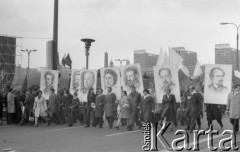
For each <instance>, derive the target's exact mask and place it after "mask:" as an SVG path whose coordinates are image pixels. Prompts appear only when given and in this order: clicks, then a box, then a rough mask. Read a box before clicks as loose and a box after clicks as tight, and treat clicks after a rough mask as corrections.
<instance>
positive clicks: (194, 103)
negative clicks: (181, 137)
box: [183, 86, 202, 133]
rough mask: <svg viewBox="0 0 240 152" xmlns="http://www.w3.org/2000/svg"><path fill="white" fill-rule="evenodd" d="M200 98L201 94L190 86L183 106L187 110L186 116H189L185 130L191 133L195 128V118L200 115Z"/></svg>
mask: <svg viewBox="0 0 240 152" xmlns="http://www.w3.org/2000/svg"><path fill="white" fill-rule="evenodd" d="M201 99H202V98H201V94H200V93H197V92H196V91H195V87H193V86H190V87H189V93H188V94H186V97H185V102H184V106H183V107H184V109H186V110H187V113H188V114H187V117H188V118H189V122H188V123H187V128H186V130H190V132H191V133H192V132H193V130H194V129H195V125H196V120H197V118H199V117H200V113H201V112H202V101H201Z"/></svg>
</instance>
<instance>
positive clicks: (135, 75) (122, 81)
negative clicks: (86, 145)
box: [40, 64, 232, 104]
mask: <svg viewBox="0 0 240 152" xmlns="http://www.w3.org/2000/svg"><path fill="white" fill-rule="evenodd" d="M153 74H154V83H155V90H156V92H155V94H156V99H157V100H156V103H161V102H162V97H163V95H164V94H165V88H166V87H168V88H170V89H171V93H172V94H174V95H175V97H176V101H177V102H180V101H181V98H180V89H179V88H180V86H179V78H178V68H177V66H176V65H164V66H155V67H153ZM100 75H101V88H102V89H103V93H104V94H106V93H107V88H108V87H111V88H112V92H113V93H115V94H116V97H117V99H118V100H120V99H121V87H122V89H123V90H125V91H127V93H128V94H129V93H131V86H133V85H134V86H135V88H136V91H138V92H139V93H142V92H143V89H144V87H143V80H142V73H141V67H140V64H132V65H127V66H122V67H107V68H102V69H100ZM40 83H41V84H40V89H41V90H42V91H43V96H44V97H45V98H46V99H48V98H49V95H50V88H54V89H55V93H57V89H58V71H55V70H48V69H44V70H42V71H41V82H40ZM231 85H232V65H217V64H214V65H206V66H205V85H204V102H205V103H212V104H226V103H227V97H228V93H230V92H231ZM90 88H93V89H94V91H96V89H97V70H86V69H82V70H72V74H71V83H70V93H71V94H73V93H75V92H76V93H78V96H79V99H80V101H84V102H86V101H87V94H88V91H89V89H90Z"/></svg>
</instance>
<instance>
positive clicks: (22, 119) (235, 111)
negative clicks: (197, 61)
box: [0, 85, 240, 132]
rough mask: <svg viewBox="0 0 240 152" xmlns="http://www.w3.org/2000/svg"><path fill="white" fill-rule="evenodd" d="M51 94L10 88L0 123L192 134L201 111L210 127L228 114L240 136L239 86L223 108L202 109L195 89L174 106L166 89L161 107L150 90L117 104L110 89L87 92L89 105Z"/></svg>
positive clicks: (1, 99) (0, 98)
mask: <svg viewBox="0 0 240 152" xmlns="http://www.w3.org/2000/svg"><path fill="white" fill-rule="evenodd" d="M55 92H56V91H55V90H54V89H53V88H51V95H50V96H49V100H46V99H45V98H44V97H43V96H42V91H40V90H37V91H33V90H27V91H26V92H25V93H24V92H17V91H15V90H13V89H12V88H9V89H8V92H7V93H6V94H1V95H0V124H2V122H3V117H4V116H5V117H6V122H7V124H9V125H11V124H19V125H27V124H31V125H33V126H34V127H38V125H39V124H40V123H39V122H44V123H45V125H46V126H50V125H51V123H56V124H57V125H58V124H67V125H68V126H69V127H71V126H73V124H75V123H77V121H79V123H80V125H84V126H85V127H90V126H91V127H98V128H102V127H103V124H104V123H107V125H108V128H109V129H112V128H116V129H119V128H122V127H125V128H126V129H128V130H129V131H131V130H133V127H134V126H135V127H136V126H137V127H138V129H141V127H142V125H143V124H144V123H146V122H152V123H158V124H159V125H162V123H163V122H165V123H171V127H170V129H171V130H172V131H173V130H175V129H176V128H177V127H178V125H186V130H189V131H190V132H193V130H195V129H201V127H202V126H201V121H202V120H201V119H202V118H203V112H206V116H207V121H208V127H210V125H212V121H213V120H216V121H217V122H218V123H219V125H220V127H221V128H223V123H222V116H223V115H224V114H225V113H227V115H228V116H229V118H230V123H231V124H232V126H233V131H234V132H238V131H239V119H240V85H235V86H234V87H233V90H232V92H231V93H229V96H228V101H227V106H226V107H224V106H221V105H217V104H205V103H204V98H203V92H202V91H198V92H197V91H196V90H195V88H194V86H189V87H188V90H187V91H186V92H181V102H180V103H177V102H176V99H175V95H174V94H172V93H171V89H170V88H169V87H167V88H166V89H165V94H164V95H163V99H162V102H161V104H156V101H155V100H156V92H155V90H154V89H151V90H149V89H144V90H143V96H141V94H140V93H139V92H137V91H136V88H135V87H134V86H132V87H131V93H129V94H127V92H126V91H124V90H122V92H121V99H120V100H117V99H116V95H115V93H113V92H112V88H111V87H108V88H107V93H106V94H103V90H102V89H101V88H98V89H97V90H96V91H95V90H94V89H92V88H91V89H90V90H89V91H88V95H87V102H83V101H80V100H79V98H78V94H77V93H74V94H73V95H72V94H70V93H69V90H68V89H62V90H59V91H58V94H55ZM223 107H224V108H223ZM3 109H5V110H3ZM4 114H5V115H4ZM115 121H116V123H114V122H115ZM41 124H42V123H41ZM228 129H229V128H228Z"/></svg>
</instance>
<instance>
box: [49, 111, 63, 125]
mask: <svg viewBox="0 0 240 152" xmlns="http://www.w3.org/2000/svg"><path fill="white" fill-rule="evenodd" d="M54 120H55V121H56V123H57V124H59V123H60V120H61V118H60V115H59V113H58V112H56V113H53V114H52V116H51V117H50V119H49V122H48V123H49V124H50V123H52V121H54Z"/></svg>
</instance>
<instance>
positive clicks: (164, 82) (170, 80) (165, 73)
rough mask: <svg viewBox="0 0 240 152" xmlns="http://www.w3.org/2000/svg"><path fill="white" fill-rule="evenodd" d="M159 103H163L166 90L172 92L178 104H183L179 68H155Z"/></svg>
mask: <svg viewBox="0 0 240 152" xmlns="http://www.w3.org/2000/svg"><path fill="white" fill-rule="evenodd" d="M153 71H154V80H155V90H156V95H157V103H162V100H163V96H164V95H165V94H166V90H167V89H168V90H170V91H171V94H173V95H174V96H175V98H176V101H177V102H181V99H180V90H179V80H178V69H177V66H174V65H173V66H159V67H158V66H155V67H153Z"/></svg>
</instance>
